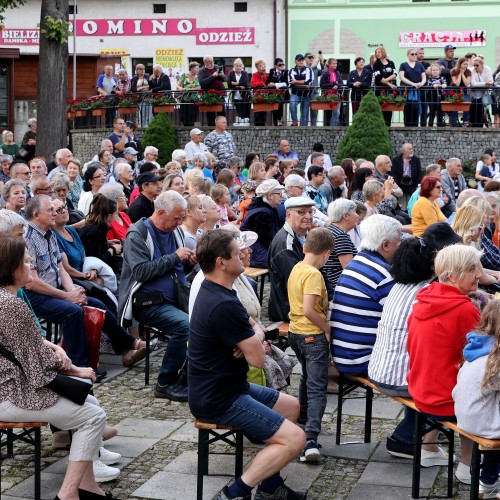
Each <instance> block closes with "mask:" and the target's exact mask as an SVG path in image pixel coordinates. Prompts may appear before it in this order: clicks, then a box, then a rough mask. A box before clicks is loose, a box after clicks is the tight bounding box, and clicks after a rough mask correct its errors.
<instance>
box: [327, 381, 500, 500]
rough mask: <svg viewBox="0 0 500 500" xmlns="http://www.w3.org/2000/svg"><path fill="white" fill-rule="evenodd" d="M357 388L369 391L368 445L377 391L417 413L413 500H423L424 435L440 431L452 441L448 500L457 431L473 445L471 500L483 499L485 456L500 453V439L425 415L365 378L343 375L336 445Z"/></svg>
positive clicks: (367, 408) (410, 400) (366, 418)
mask: <svg viewBox="0 0 500 500" xmlns="http://www.w3.org/2000/svg"><path fill="white" fill-rule="evenodd" d="M344 382H347V390H344ZM356 388H361V389H364V390H365V391H366V400H367V402H366V407H365V443H369V442H370V438H371V421H372V401H373V391H374V390H375V391H377V392H380V393H381V394H384V395H385V396H387V397H389V398H391V399H393V400H394V401H397V402H398V403H401V404H402V405H404V406H406V407H407V408H410V409H412V410H414V411H415V412H416V419H415V443H414V452H413V477H412V495H411V498H419V495H420V459H421V455H422V447H421V443H422V438H423V436H424V435H425V434H427V433H428V432H430V431H432V430H439V431H440V432H442V433H443V434H444V435H445V437H446V439H447V441H448V481H447V490H448V491H447V496H448V498H451V497H452V496H453V454H454V448H455V443H454V433H455V432H456V433H457V434H459V435H461V436H465V437H467V438H469V439H470V440H471V441H472V442H473V452H472V461H471V489H470V499H471V500H477V499H478V498H479V474H480V470H481V455H483V454H484V453H487V452H488V451H494V450H495V451H496V450H500V439H486V438H482V437H479V436H475V435H474V434H470V433H468V432H465V431H464V430H462V429H460V428H459V427H458V426H457V424H456V423H455V422H446V421H438V420H434V419H432V418H430V417H428V416H426V415H425V414H424V413H421V412H420V411H419V409H418V408H417V407H416V406H415V403H414V402H413V399H410V398H403V397H398V396H391V395H389V394H387V393H385V392H384V390H383V389H381V388H380V387H378V386H376V385H375V384H373V383H372V382H370V380H368V379H367V378H365V377H357V376H353V375H349V374H346V373H342V372H340V377H339V410H338V412H337V434H336V444H339V443H340V433H341V426H342V403H343V401H342V399H343V397H344V396H345V395H347V394H349V392H352V391H353V390H354V389H356ZM360 397H361V396H360ZM423 429H425V430H423Z"/></svg>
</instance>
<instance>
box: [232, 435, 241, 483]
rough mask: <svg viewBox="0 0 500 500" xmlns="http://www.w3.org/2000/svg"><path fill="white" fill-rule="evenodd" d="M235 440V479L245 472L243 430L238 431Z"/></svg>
mask: <svg viewBox="0 0 500 500" xmlns="http://www.w3.org/2000/svg"><path fill="white" fill-rule="evenodd" d="M234 441H235V458H234V479H237V478H239V477H240V476H241V475H242V474H243V432H241V431H236V433H235V436H234Z"/></svg>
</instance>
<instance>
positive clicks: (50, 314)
mask: <svg viewBox="0 0 500 500" xmlns="http://www.w3.org/2000/svg"><path fill="white" fill-rule="evenodd" d="M26 295H27V296H28V299H29V300H30V302H31V307H33V311H34V312H35V314H36V315H37V316H38V317H39V318H44V319H45V320H47V321H48V322H49V323H57V324H59V325H61V328H62V335H63V337H64V348H65V349H66V352H67V354H68V356H69V358H70V359H71V361H72V362H73V364H74V365H75V366H89V353H88V350H87V341H86V340H85V327H84V323H83V309H82V308H81V307H80V306H79V305H77V304H73V302H68V301H67V300H61V299H56V298H54V297H49V296H48V295H41V294H39V293H36V292H33V291H31V290H26Z"/></svg>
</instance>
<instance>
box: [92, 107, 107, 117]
mask: <svg viewBox="0 0 500 500" xmlns="http://www.w3.org/2000/svg"><path fill="white" fill-rule="evenodd" d="M92 116H106V108H96V109H93V110H92Z"/></svg>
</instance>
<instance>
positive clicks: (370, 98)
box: [336, 91, 392, 165]
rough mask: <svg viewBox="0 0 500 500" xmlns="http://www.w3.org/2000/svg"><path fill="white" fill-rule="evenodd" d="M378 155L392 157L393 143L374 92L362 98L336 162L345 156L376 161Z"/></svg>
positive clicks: (338, 151) (340, 144)
mask: <svg viewBox="0 0 500 500" xmlns="http://www.w3.org/2000/svg"><path fill="white" fill-rule="evenodd" d="M378 155H387V156H389V158H392V144H391V140H390V138H389V131H388V129H387V127H386V125H385V122H384V117H383V115H382V111H380V105H379V103H378V100H377V98H376V97H375V94H374V93H373V92H371V91H370V92H368V94H366V95H365V96H364V97H363V99H362V100H361V105H360V107H359V110H358V112H357V113H356V114H355V115H354V117H353V119H352V125H351V126H350V127H349V128H348V129H347V132H346V134H345V136H344V138H343V139H342V140H341V141H340V142H339V147H338V150H337V158H336V163H337V164H338V165H340V163H341V162H342V160H343V159H344V158H354V159H357V158H365V159H366V160H369V161H374V160H375V158H376V157H377V156H378Z"/></svg>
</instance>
